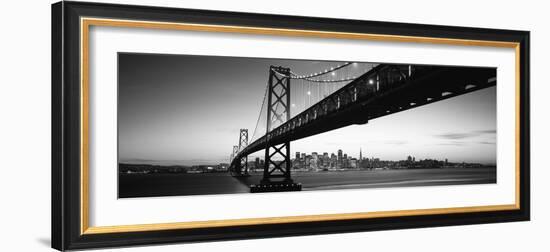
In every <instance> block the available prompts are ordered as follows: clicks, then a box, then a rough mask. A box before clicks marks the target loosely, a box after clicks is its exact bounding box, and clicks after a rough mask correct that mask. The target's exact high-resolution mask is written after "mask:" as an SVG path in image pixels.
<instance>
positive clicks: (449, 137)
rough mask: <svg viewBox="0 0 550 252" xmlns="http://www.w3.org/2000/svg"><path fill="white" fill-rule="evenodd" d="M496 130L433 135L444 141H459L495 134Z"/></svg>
mask: <svg viewBox="0 0 550 252" xmlns="http://www.w3.org/2000/svg"><path fill="white" fill-rule="evenodd" d="M496 132H497V131H496V130H474V131H470V132H450V133H446V134H438V135H435V137H437V138H441V139H446V140H460V139H465V138H471V137H476V136H480V135H486V134H496Z"/></svg>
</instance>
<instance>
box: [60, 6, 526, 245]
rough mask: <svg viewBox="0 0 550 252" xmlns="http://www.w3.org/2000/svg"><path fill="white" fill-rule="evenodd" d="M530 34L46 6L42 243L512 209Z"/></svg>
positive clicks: (306, 230) (519, 179) (377, 222)
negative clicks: (45, 229)
mask: <svg viewBox="0 0 550 252" xmlns="http://www.w3.org/2000/svg"><path fill="white" fill-rule="evenodd" d="M529 202H530V201H529V32H527V31H512V30H496V29H481V28H466V27H449V26H437V25H421V24H405V23H390V22H376V21H358V20H339V19H326V18H317V17H296V16H280V15H267V14H252V13H235V12H221V11H207V10H191V9H177V8H160V7H146V6H131V5H114V4H101V3H80V2H72V1H64V2H59V3H56V4H53V5H52V247H53V248H55V249H58V250H70V249H84V248H98V247H108V246H128V245H139V244H154V243H169V242H189V241H193V242H194V241H207V240H226V239H244V238H260V237H277V236H290V235H308V234H324V233H337V232H354V231H375V230H387V229H400V228H420V227H433V226H447V225H462V224H478V223H494V222H507V221H526V220H529Z"/></svg>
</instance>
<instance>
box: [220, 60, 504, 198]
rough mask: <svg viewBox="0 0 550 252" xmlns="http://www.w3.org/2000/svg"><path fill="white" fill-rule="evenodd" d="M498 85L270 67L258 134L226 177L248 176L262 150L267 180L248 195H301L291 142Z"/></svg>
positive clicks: (380, 71) (395, 68)
mask: <svg viewBox="0 0 550 252" xmlns="http://www.w3.org/2000/svg"><path fill="white" fill-rule="evenodd" d="M495 85H496V69H495V68H480V67H453V66H428V65H411V64H371V63H358V62H357V63H353V62H346V63H341V64H339V65H335V66H333V67H330V68H327V69H324V70H322V71H319V72H315V73H309V74H299V73H295V72H293V71H292V70H291V69H290V68H286V67H282V66H270V67H269V69H268V81H267V85H266V91H265V94H264V99H263V103H262V107H261V108H260V114H259V116H258V120H257V123H256V127H255V129H254V131H253V132H252V135H251V137H250V138H249V134H248V133H249V131H248V129H240V132H239V141H238V144H237V145H234V146H233V149H232V152H231V155H230V166H229V172H230V174H231V175H232V176H234V177H247V176H249V169H248V155H250V154H252V153H254V152H257V151H261V150H264V151H265V157H264V167H263V177H262V180H261V181H260V183H258V184H255V185H251V186H250V189H251V192H271V191H298V190H301V184H299V183H296V182H295V181H293V179H292V177H291V169H292V164H291V159H290V157H291V156H290V143H291V142H292V141H295V140H298V139H302V138H306V137H309V136H313V135H316V134H320V133H323V132H327V131H331V130H335V129H338V128H342V127H345V126H349V125H352V124H365V123H368V121H369V120H373V119H375V118H379V117H383V116H386V115H390V114H393V113H398V112H400V111H405V110H408V109H414V108H416V107H419V106H422V105H426V104H430V103H434V102H437V101H441V100H445V99H449V98H451V97H455V96H459V95H463V94H466V93H470V92H474V91H476V90H480V89H484V88H488V87H492V86H495Z"/></svg>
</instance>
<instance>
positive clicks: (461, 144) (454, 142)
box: [437, 141, 466, 146]
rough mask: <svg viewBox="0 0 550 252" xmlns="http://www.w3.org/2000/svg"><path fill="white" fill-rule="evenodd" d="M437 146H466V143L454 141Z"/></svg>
mask: <svg viewBox="0 0 550 252" xmlns="http://www.w3.org/2000/svg"><path fill="white" fill-rule="evenodd" d="M437 145H444V146H464V145H466V143H465V142H460V141H452V142H448V143H438V144H437Z"/></svg>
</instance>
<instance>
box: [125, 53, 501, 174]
mask: <svg viewBox="0 0 550 252" xmlns="http://www.w3.org/2000/svg"><path fill="white" fill-rule="evenodd" d="M340 63H342V62H322V61H305V60H301V61H298V60H281V59H257V58H237V57H214V56H189V55H152V54H125V53H121V54H119V113H118V115H119V119H118V120H119V162H122V163H123V162H149V163H156V164H165V165H169V164H180V165H188V164H192V163H197V164H201V163H202V164H205V163H220V162H228V158H229V153H230V151H231V147H232V146H233V145H235V144H236V143H237V140H238V139H237V137H238V132H239V129H240V128H248V129H249V130H253V128H254V123H256V120H257V115H258V113H259V108H260V107H261V104H260V103H261V101H262V98H263V94H264V91H265V82H266V78H267V69H268V68H269V66H270V65H283V66H288V67H290V68H291V69H293V71H295V72H299V73H307V72H314V71H315V70H318V69H324V68H328V67H330V66H334V65H336V64H340ZM227 104H231V106H227ZM388 132H392V133H391V134H388ZM335 146H338V147H335ZM338 148H340V149H347V150H351V152H350V153H353V152H357V153H356V154H353V155H354V156H358V152H359V148H363V150H364V153H370V154H365V155H367V156H374V157H379V158H380V159H384V160H399V158H402V157H403V156H406V155H414V156H416V157H417V158H420V159H443V158H448V159H449V160H461V161H463V162H478V163H488V164H489V163H492V164H494V163H496V87H492V88H487V89H483V90H479V91H476V92H473V93H469V94H465V95H462V96H458V97H454V98H450V99H447V100H444V101H439V102H437V103H433V104H429V105H425V106H421V107H417V108H414V109H412V110H407V111H403V112H399V113H396V114H392V115H389V116H385V117H381V118H378V119H375V120H371V121H369V122H368V123H367V124H364V125H352V126H348V127H344V128H340V129H337V130H333V131H330V132H325V133H322V134H319V135H315V136H312V137H308V138H305V139H300V140H297V141H293V142H292V144H291V153H294V152H296V151H300V152H309V153H311V152H313V151H319V150H322V151H321V152H325V151H324V150H325V149H338ZM255 157H263V152H261V153H260V152H258V153H253V154H251V155H250V156H249V158H250V159H253V158H255Z"/></svg>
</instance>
